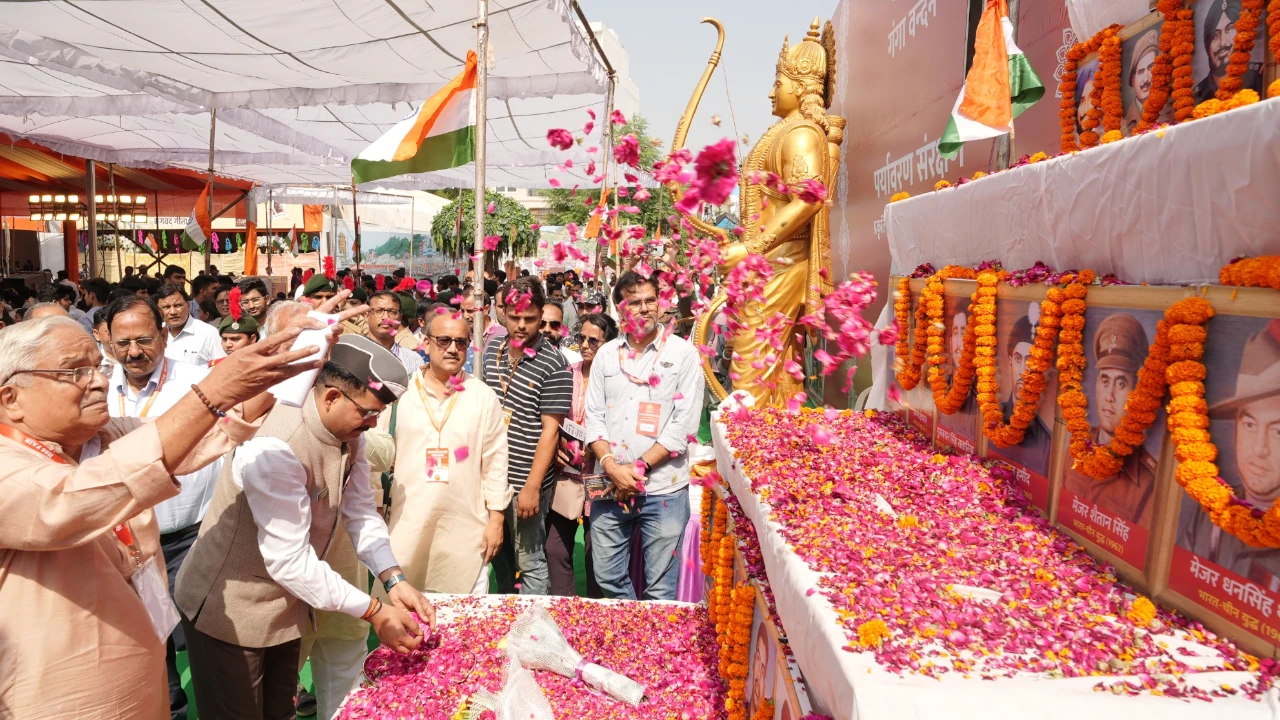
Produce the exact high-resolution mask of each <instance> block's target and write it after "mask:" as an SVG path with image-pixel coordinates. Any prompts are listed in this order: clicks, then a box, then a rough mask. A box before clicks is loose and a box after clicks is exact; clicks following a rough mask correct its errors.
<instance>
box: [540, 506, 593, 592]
mask: <svg viewBox="0 0 1280 720" xmlns="http://www.w3.org/2000/svg"><path fill="white" fill-rule="evenodd" d="M577 535H578V521H577V520H570V519H569V518H567V517H565V516H563V515H561V514H560V513H557V512H556V511H555V510H548V511H547V570H548V572H549V573H550V575H551V594H552V595H560V596H563V597H572V596H573V595H574V594H576V592H577V586H576V585H575V584H574V581H573V543H574V540H575V539H576V537H577ZM582 538H583V544H585V545H586V554H587V557H586V561H587V566H586V573H587V597H589V598H602V597H604V593H602V592H601V591H600V584H599V583H597V582H596V572H595V562H593V561H592V559H591V518H590V517H589V516H586V515H584V516H583V517H582Z"/></svg>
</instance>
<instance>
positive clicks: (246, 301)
mask: <svg viewBox="0 0 1280 720" xmlns="http://www.w3.org/2000/svg"><path fill="white" fill-rule="evenodd" d="M266 300H267V299H266V298H264V297H255V298H247V297H242V298H240V306H241V307H244V306H246V305H252V306H254V307H257V306H259V305H261V304H262V303H264V302H266Z"/></svg>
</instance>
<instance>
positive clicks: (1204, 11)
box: [1191, 0, 1267, 104]
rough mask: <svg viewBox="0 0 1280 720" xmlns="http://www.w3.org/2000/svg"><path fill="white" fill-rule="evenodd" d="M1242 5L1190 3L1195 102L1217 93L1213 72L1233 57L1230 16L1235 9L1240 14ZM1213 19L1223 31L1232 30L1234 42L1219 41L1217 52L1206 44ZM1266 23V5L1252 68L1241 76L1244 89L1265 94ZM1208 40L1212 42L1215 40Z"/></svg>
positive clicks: (1206, 0) (1236, 0) (1229, 0)
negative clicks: (1193, 32)
mask: <svg viewBox="0 0 1280 720" xmlns="http://www.w3.org/2000/svg"><path fill="white" fill-rule="evenodd" d="M1241 7H1242V3H1241V0H1200V1H1199V2H1196V3H1195V4H1194V5H1192V6H1191V9H1192V11H1193V13H1194V18H1193V23H1194V27H1195V39H1194V42H1193V44H1194V46H1195V50H1194V51H1193V52H1192V53H1191V81H1192V86H1191V88H1192V90H1191V92H1192V95H1193V97H1194V98H1195V101H1196V104H1200V103H1202V102H1204V101H1205V100H1208V99H1209V98H1212V97H1214V95H1215V93H1216V91H1217V82H1216V80H1214V79H1211V78H1210V75H1211V74H1213V71H1214V70H1215V69H1218V68H1221V70H1222V71H1223V72H1225V70H1226V62H1227V60H1228V59H1229V58H1230V55H1231V48H1232V47H1234V37H1235V31H1234V26H1235V22H1234V20H1231V16H1232V14H1233V13H1234V14H1235V16H1236V17H1237V18H1238V17H1239V13H1240V10H1241ZM1224 19H1225V20H1226V21H1227V22H1226V25H1227V27H1223V21H1224ZM1213 20H1216V21H1217V22H1216V23H1215V25H1217V27H1218V28H1219V29H1220V31H1222V32H1227V33H1229V37H1230V38H1231V39H1232V44H1231V45H1228V46H1225V47H1223V46H1222V45H1221V44H1220V43H1219V44H1214V49H1215V50H1216V52H1214V53H1210V51H1209V47H1208V46H1207V45H1206V35H1205V25H1206V24H1207V23H1208V22H1210V21H1213ZM1266 27H1267V25H1266V10H1265V9H1264V10H1263V12H1262V17H1261V18H1260V19H1259V23H1258V37H1257V39H1256V40H1255V41H1254V44H1253V53H1252V54H1251V55H1250V56H1249V70H1248V71H1247V72H1246V73H1245V74H1244V77H1243V78H1242V80H1243V83H1244V84H1243V85H1242V89H1252V90H1256V91H1258V93H1259V94H1261V95H1262V96H1263V97H1266V95H1265V93H1263V92H1262V88H1263V63H1264V62H1265V60H1266V53H1267V43H1266V35H1267V33H1266ZM1209 42H1210V44H1212V41H1209Z"/></svg>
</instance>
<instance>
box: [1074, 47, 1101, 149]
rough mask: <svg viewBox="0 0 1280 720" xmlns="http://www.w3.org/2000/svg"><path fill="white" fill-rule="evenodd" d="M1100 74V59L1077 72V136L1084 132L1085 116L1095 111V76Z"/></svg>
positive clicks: (1094, 60) (1083, 66)
mask: <svg viewBox="0 0 1280 720" xmlns="http://www.w3.org/2000/svg"><path fill="white" fill-rule="evenodd" d="M1097 72H1098V59H1097V58H1094V59H1092V60H1090V61H1089V62H1087V63H1084V64H1083V65H1081V66H1080V67H1079V69H1077V70H1076V134H1077V135H1079V134H1080V133H1083V132H1084V126H1082V125H1081V123H1083V122H1084V119H1085V116H1086V115H1088V114H1089V111H1090V110H1092V109H1093V76H1094V75H1095V74H1096V73H1097Z"/></svg>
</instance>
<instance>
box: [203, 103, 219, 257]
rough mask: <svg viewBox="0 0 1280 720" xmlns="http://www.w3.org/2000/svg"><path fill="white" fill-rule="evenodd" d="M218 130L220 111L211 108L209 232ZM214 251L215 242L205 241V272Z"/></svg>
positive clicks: (211, 225)
mask: <svg viewBox="0 0 1280 720" xmlns="http://www.w3.org/2000/svg"><path fill="white" fill-rule="evenodd" d="M217 130H218V109H217V108H209V230H210V232H212V231H213V139H214V135H215V133H216V132H217ZM212 249H213V241H212V239H210V238H205V239H204V271H205V273H208V272H209V269H210V267H211V266H212V265H213V261H212V260H211V259H210V256H209V253H210V251H211V250H212Z"/></svg>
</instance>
